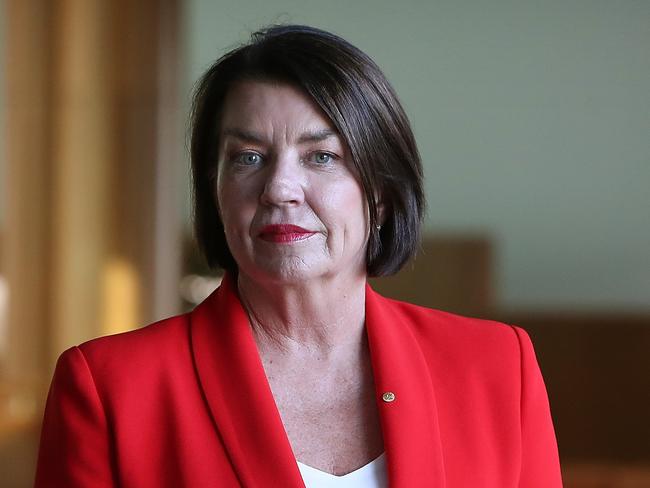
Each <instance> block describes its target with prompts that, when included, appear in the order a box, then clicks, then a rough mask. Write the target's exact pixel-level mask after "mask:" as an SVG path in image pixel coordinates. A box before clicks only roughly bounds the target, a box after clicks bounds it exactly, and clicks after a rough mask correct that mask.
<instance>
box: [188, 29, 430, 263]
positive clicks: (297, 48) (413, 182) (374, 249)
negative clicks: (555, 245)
mask: <svg viewBox="0 0 650 488" xmlns="http://www.w3.org/2000/svg"><path fill="white" fill-rule="evenodd" d="M240 81H261V82H264V81H270V82H280V83H287V84H290V85H292V86H295V87H297V88H298V89H300V90H302V91H303V92H304V93H305V94H307V95H308V96H309V97H310V98H311V99H312V100H313V101H314V102H315V103H316V105H317V106H319V107H320V108H321V110H323V112H324V113H325V114H326V115H327V116H328V117H329V118H330V119H331V121H332V123H333V124H334V126H335V127H336V129H337V130H338V132H339V133H340V134H341V136H342V137H343V139H344V140H345V142H346V143H347V144H348V147H349V149H350V154H351V157H352V161H351V163H352V166H353V172H355V174H356V177H357V178H358V180H359V183H360V185H361V188H362V190H363V192H364V194H365V197H366V201H367V203H368V211H369V223H370V235H369V239H368V249H367V258H366V263H367V264H366V265H367V272H368V275H369V276H384V275H390V274H393V273H396V272H397V271H399V269H400V268H401V267H402V266H403V265H404V263H405V262H406V261H407V260H408V259H409V258H411V256H413V255H414V253H415V251H416V249H417V247H418V246H419V240H420V227H421V224H422V219H423V215H424V208H425V199H424V192H423V188H422V164H421V162H420V155H419V153H418V149H417V146H416V143H415V138H414V136H413V133H412V131H411V127H410V124H409V121H408V118H407V116H406V114H405V112H404V109H403V108H402V106H401V104H400V102H399V100H398V98H397V95H396V94H395V91H394V90H393V88H392V87H391V85H390V83H389V82H388V80H387V79H386V77H385V76H384V74H383V73H382V72H381V70H380V69H379V67H378V66H377V65H376V64H375V63H374V62H373V61H372V60H371V59H370V58H369V57H368V56H367V55H366V54H365V53H363V52H362V51H360V50H359V49H357V48H356V47H354V46H352V45H351V44H350V43H349V42H347V41H345V40H344V39H342V38H340V37H338V36H336V35H334V34H331V33H329V32H326V31H322V30H320V29H316V28H313V27H307V26H300V25H281V26H273V27H269V28H266V29H262V30H260V31H257V32H255V33H253V34H252V36H251V40H250V42H249V43H247V44H245V45H242V46H240V47H238V48H235V49H233V50H232V51H230V52H228V53H227V54H225V55H224V56H222V57H221V58H220V59H218V60H217V61H216V62H215V63H214V64H213V65H212V67H210V69H208V71H207V72H206V73H205V74H204V75H203V76H202V78H201V79H200V80H199V81H198V84H197V86H196V89H195V93H194V99H193V106H192V116H191V117H192V118H191V142H190V153H191V162H192V180H193V199H194V202H193V205H194V230H195V234H196V239H197V241H198V245H199V248H200V250H201V251H202V252H203V254H204V256H205V257H206V259H207V262H208V265H209V266H210V267H216V266H220V267H222V268H224V269H226V270H228V271H231V272H233V273H236V272H237V263H236V262H235V260H234V258H233V256H232V254H231V253H230V250H229V249H228V245H227V243H226V237H225V234H224V228H223V222H222V221H221V218H220V216H219V212H218V209H217V206H216V198H215V194H214V188H215V186H214V180H215V177H216V174H217V172H216V170H217V164H218V148H219V124H220V120H221V113H222V110H223V107H224V102H225V100H226V96H227V95H228V91H229V89H230V88H231V87H232V86H233V85H234V84H236V83H237V82H240ZM379 205H382V207H383V211H382V218H381V221H380V215H379ZM379 225H381V227H379Z"/></svg>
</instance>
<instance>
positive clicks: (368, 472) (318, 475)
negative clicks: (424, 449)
mask: <svg viewBox="0 0 650 488" xmlns="http://www.w3.org/2000/svg"><path fill="white" fill-rule="evenodd" d="M298 468H299V469H300V474H301V475H302V479H303V481H304V482H305V487H306V488H386V487H388V471H387V470H386V453H382V454H381V455H380V456H379V457H378V458H376V459H375V460H374V461H371V462H369V463H368V464H366V465H365V466H361V467H360V468H359V469H357V470H355V471H352V472H351V473H348V474H344V475H343V476H335V475H333V474H330V473H326V472H324V471H321V470H319V469H316V468H312V467H311V466H307V465H306V464H302V463H301V462H300V461H298Z"/></svg>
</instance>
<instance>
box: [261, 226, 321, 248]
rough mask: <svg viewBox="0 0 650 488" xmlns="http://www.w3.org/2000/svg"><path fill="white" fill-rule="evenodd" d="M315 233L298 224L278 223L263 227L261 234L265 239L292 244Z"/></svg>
mask: <svg viewBox="0 0 650 488" xmlns="http://www.w3.org/2000/svg"><path fill="white" fill-rule="evenodd" d="M315 233H316V232H313V231H311V230H307V229H303V228H302V227H299V226H297V225H291V224H276V225H267V226H265V227H263V228H262V230H261V231H260V234H259V236H260V239H262V240H264V241H268V242H275V243H286V244H290V243H292V242H295V241H302V240H303V239H307V238H308V237H311V236H313V235H314V234H315Z"/></svg>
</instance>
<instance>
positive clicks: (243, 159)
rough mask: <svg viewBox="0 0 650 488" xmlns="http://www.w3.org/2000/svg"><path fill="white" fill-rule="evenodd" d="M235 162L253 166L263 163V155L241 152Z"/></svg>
mask: <svg viewBox="0 0 650 488" xmlns="http://www.w3.org/2000/svg"><path fill="white" fill-rule="evenodd" d="M235 162H237V163H240V164H244V165H247V166H252V165H256V164H259V163H261V162H262V156H260V155H259V154H257V153H254V152H246V153H241V154H239V155H238V156H237V157H236V158H235Z"/></svg>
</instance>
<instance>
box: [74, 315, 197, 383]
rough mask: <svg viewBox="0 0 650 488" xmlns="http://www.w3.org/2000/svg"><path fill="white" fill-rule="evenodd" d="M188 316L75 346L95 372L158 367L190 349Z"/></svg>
mask: <svg viewBox="0 0 650 488" xmlns="http://www.w3.org/2000/svg"><path fill="white" fill-rule="evenodd" d="M189 326H190V319H189V314H188V313H186V314H181V315H176V316H173V317H169V318H166V319H163V320H159V321H157V322H153V323H151V324H149V325H146V326H144V327H140V328H138V329H134V330H131V331H128V332H122V333H118V334H112V335H107V336H103V337H98V338H95V339H91V340H89V341H87V342H84V343H82V344H80V345H79V346H76V348H78V349H79V351H80V352H81V353H82V354H83V356H84V358H85V359H86V361H87V362H88V363H89V365H91V366H94V367H95V368H98V367H99V368H102V369H104V368H110V369H112V370H115V369H122V367H129V366H138V365H142V364H144V363H150V364H153V363H160V362H164V361H167V360H168V359H170V358H173V357H178V355H179V354H182V353H183V351H187V352H188V353H189V349H190V337H189V336H190V331H189Z"/></svg>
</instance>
